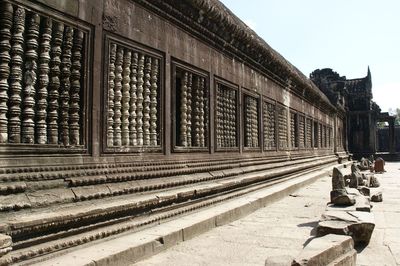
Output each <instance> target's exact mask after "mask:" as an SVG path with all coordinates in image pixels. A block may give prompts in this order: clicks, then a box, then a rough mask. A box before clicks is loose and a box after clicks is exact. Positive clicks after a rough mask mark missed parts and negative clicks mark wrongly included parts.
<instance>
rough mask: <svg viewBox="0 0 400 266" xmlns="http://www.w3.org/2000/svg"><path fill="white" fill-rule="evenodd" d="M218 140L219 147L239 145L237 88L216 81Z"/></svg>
mask: <svg viewBox="0 0 400 266" xmlns="http://www.w3.org/2000/svg"><path fill="white" fill-rule="evenodd" d="M215 95H216V106H215V113H216V116H215V119H216V121H215V122H216V123H215V124H216V140H217V148H236V147H238V134H237V129H238V128H237V125H238V122H237V121H238V115H237V104H238V97H237V96H238V92H237V89H235V88H232V87H230V86H227V85H223V84H220V83H216V94H215Z"/></svg>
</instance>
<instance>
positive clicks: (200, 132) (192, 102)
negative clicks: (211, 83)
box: [173, 65, 209, 150]
mask: <svg viewBox="0 0 400 266" xmlns="http://www.w3.org/2000/svg"><path fill="white" fill-rule="evenodd" d="M174 74H175V75H174V77H175V79H174V81H175V86H174V91H175V97H174V112H175V114H174V115H173V119H175V120H174V125H175V133H174V134H175V145H174V146H175V150H180V149H186V150H187V149H207V147H208V136H209V89H208V79H207V77H206V75H203V74H201V73H198V72H197V71H193V70H189V69H187V68H185V67H181V66H177V65H175V66H174Z"/></svg>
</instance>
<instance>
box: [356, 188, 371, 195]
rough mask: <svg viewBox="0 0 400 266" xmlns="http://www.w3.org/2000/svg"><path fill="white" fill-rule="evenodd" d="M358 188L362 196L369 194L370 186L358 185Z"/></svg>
mask: <svg viewBox="0 0 400 266" xmlns="http://www.w3.org/2000/svg"><path fill="white" fill-rule="evenodd" d="M357 189H358V191H359V192H360V193H361V194H362V195H364V196H368V197H369V195H370V193H371V192H370V188H369V187H366V186H360V187H358V188H357Z"/></svg>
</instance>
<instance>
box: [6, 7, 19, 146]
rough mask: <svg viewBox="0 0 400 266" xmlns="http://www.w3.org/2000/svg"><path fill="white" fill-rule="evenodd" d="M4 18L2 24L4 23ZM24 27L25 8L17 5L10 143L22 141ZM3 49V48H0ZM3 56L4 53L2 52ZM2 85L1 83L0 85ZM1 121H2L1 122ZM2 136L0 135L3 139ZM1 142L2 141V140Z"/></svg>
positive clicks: (12, 62) (11, 89)
mask: <svg viewBox="0 0 400 266" xmlns="http://www.w3.org/2000/svg"><path fill="white" fill-rule="evenodd" d="M4 19H5V17H4V11H3V18H2V19H0V25H4V22H2V21H1V20H4ZM24 29H25V10H24V9H23V8H21V7H17V9H16V10H15V12H14V30H13V34H12V39H11V43H12V47H11V64H10V67H11V72H10V101H9V110H10V112H9V113H8V116H9V131H8V133H9V134H8V138H9V142H10V143H20V142H21V92H22V63H23V59H22V57H23V55H24V48H23V43H24V36H23V33H24ZM0 49H1V48H0ZM0 56H2V53H0ZM0 86H1V85H0ZM0 123H1V122H0ZM1 138H2V137H0V139H1ZM0 142H1V141H0Z"/></svg>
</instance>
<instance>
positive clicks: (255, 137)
mask: <svg viewBox="0 0 400 266" xmlns="http://www.w3.org/2000/svg"><path fill="white" fill-rule="evenodd" d="M252 100H253V104H252V108H253V129H252V130H253V134H252V135H253V147H258V146H259V145H258V106H257V105H258V104H257V100H256V99H252Z"/></svg>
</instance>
